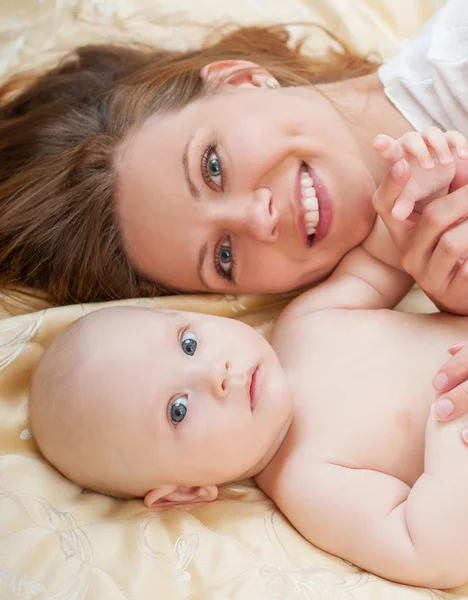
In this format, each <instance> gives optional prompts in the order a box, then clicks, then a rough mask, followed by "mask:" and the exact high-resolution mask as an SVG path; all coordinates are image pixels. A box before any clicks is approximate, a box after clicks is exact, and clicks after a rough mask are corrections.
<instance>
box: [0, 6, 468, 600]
mask: <svg viewBox="0 0 468 600" xmlns="http://www.w3.org/2000/svg"><path fill="white" fill-rule="evenodd" d="M442 3H443V0H439V1H432V2H431V1H430V0H413V1H411V0H405V1H403V0H401V1H400V0H355V1H353V0H316V1H313V0H309V1H306V0H288V1H286V0H264V1H261V0H236V2H232V1H230V0H218V1H215V0H204V1H202V0H198V1H194V2H189V1H186V2H183V1H182V0H178V1H177V2H175V1H169V0H151V1H150V0H146V1H145V0H120V1H119V0H112V1H111V0H109V1H106V0H86V1H85V0H82V1H79V0H76V1H74V0H62V1H59V0H57V1H56V2H55V3H54V2H52V1H51V0H49V1H47V0H44V1H43V2H39V1H36V0H2V1H1V10H0V44H1V46H0V48H1V49H0V77H6V76H7V75H8V74H9V73H12V72H14V71H15V70H18V69H20V68H25V67H31V66H37V65H39V64H40V63H42V62H44V61H48V60H50V59H52V58H54V57H55V56H56V55H57V54H58V53H60V52H62V51H63V50H64V49H65V48H67V47H70V46H72V45H74V44H76V43H81V42H84V41H88V40H91V39H92V40H93V41H95V40H96V39H106V38H109V36H110V37H113V38H118V39H122V38H125V37H133V38H135V37H138V39H143V38H146V39H148V40H150V41H151V40H152V41H155V42H157V43H159V44H166V45H168V46H174V45H176V46H177V47H187V46H190V45H195V44H196V43H198V42H199V40H200V35H202V33H201V32H202V30H201V29H200V28H195V27H194V26H193V23H194V22H195V21H198V22H202V23H203V22H204V23H206V24H208V23H210V24H212V23H213V22H216V21H220V20H221V19H222V18H223V17H224V18H226V17H230V18H231V20H233V21H236V22H242V23H253V22H272V21H297V20H302V21H304V20H319V21H320V22H322V23H326V24H328V26H329V27H330V28H331V29H332V30H333V31H336V32H338V33H340V35H342V36H344V37H345V38H346V39H347V40H348V41H349V42H350V43H352V44H354V45H356V46H357V47H359V48H360V49H362V50H366V51H367V50H373V49H378V50H379V51H381V52H382V54H383V55H384V56H390V55H391V54H392V53H393V52H395V50H396V49H397V48H398V46H399V43H401V40H403V39H404V38H405V37H409V36H410V35H412V34H413V33H414V32H415V31H416V30H417V29H418V27H419V26H420V24H421V23H422V22H424V20H426V19H427V18H428V17H429V16H430V14H431V13H432V12H433V11H434V10H436V8H438V6H440V5H441V4H442ZM174 15H176V16H174ZM182 21H184V22H186V23H189V24H188V25H184V26H181V25H180V23H181V22H182ZM137 34H138V35H137ZM197 36H198V37H197ZM313 43H314V44H320V41H319V40H317V39H316V40H314V41H313ZM288 300H289V297H288V296H276V297H265V296H250V297H247V296H242V297H239V298H234V297H232V298H229V297H225V296H211V297H207V296H179V297H169V298H162V299H157V300H134V301H128V302H125V304H137V305H143V306H159V307H164V306H169V307H173V308H180V309H186V310H195V311H201V312H210V313H213V314H219V315H224V316H230V317H233V318H240V319H242V320H244V321H246V322H248V323H249V324H251V325H253V326H255V327H257V328H258V329H259V330H260V331H261V332H263V333H265V334H268V329H269V326H270V325H271V322H272V320H273V319H274V318H275V316H276V315H277V314H278V312H279V310H280V309H281V308H282V306H284V305H285V304H286V302H287V301H288ZM0 305H1V309H0V598H8V599H12V598H21V599H25V600H29V599H44V600H45V599H50V600H52V599H54V600H81V599H86V600H103V599H109V600H112V599H119V600H120V599H122V600H140V599H144V600H146V599H149V598H151V599H159V598H164V599H168V600H169V599H172V598H187V599H188V598H190V599H193V600H198V599H200V600H204V599H211V598H212V599H222V598H233V599H241V600H242V599H246V600H251V599H259V600H260V599H265V600H266V599H268V600H272V599H278V600H306V599H307V600H309V599H310V600H312V599H314V600H316V599H317V600H318V599H321V600H322V599H323V600H325V599H333V600H353V599H366V598H372V599H373V598H379V599H380V598H382V599H386V598H389V599H390V598H403V599H404V600H410V599H412V598H449V597H456V598H460V597H463V596H464V593H467V594H468V586H465V587H464V588H460V589H459V590H453V591H452V593H443V592H436V591H433V590H424V589H416V588H409V587H405V586H399V585H396V584H393V583H390V582H386V581H383V580H381V579H379V578H378V577H375V576H373V575H369V574H367V573H365V572H362V571H360V570H359V569H357V568H355V567H354V566H352V565H350V564H348V563H346V562H344V561H342V560H340V559H338V558H335V557H333V556H330V555H328V554H326V553H324V552H322V551H320V550H318V549H317V548H315V547H313V546H312V545H311V544H309V543H307V542H306V541H305V540H304V539H303V538H302V537H301V536H300V535H299V534H298V533H297V532H296V531H295V530H294V529H293V528H292V527H291V526H290V524H289V523H288V522H287V521H286V519H284V517H283V516H282V515H281V514H280V513H279V512H278V510H277V509H276V508H275V506H274V505H273V504H272V502H271V501H270V500H269V499H268V498H266V497H265V495H264V494H263V493H262V492H261V491H260V490H259V489H258V488H256V486H255V485H254V484H253V483H252V482H251V481H246V482H240V483H238V484H235V485H234V484H233V485H229V486H224V487H223V488H222V490H221V494H220V498H219V499H218V500H217V501H216V502H214V503H212V504H209V505H207V504H194V505H192V506H190V507H185V508H171V509H168V510H164V511H157V512H156V511H149V510H146V509H145V508H144V506H143V504H142V503H141V502H139V501H131V502H122V501H118V500H113V499H110V498H107V497H104V496H99V495H97V494H91V493H86V492H84V491H82V490H81V489H80V488H78V487H77V486H75V485H73V484H72V483H70V482H69V481H67V480H66V479H65V478H63V477H62V476H60V475H59V474H58V473H57V472H56V471H55V470H54V469H53V468H52V467H50V466H49V465H48V464H47V463H46V462H45V461H44V460H43V459H42V458H41V457H40V455H39V453H38V451H37V448H36V446H35V444H34V440H33V439H31V436H30V432H29V429H28V419H27V405H28V383H29V377H30V374H31V372H32V370H33V368H34V366H35V365H36V363H37V361H38V360H39V358H40V356H41V355H42V353H43V351H44V348H45V347H47V345H48V344H49V343H50V342H51V340H52V339H53V337H54V336H55V335H57V333H58V332H59V331H60V330H61V329H62V328H63V327H65V326H66V325H67V324H68V323H71V322H72V321H73V320H75V319H76V318H78V317H79V316H81V315H82V314H84V313H86V312H89V311H92V310H96V309H97V308H100V307H101V306H102V305H98V304H94V305H77V306H69V307H60V308H48V306H47V303H46V302H45V301H44V300H43V299H41V298H40V297H39V296H36V295H33V294H26V293H20V292H16V293H9V294H4V295H3V296H2V297H1V298H0ZM400 308H401V309H403V310H413V311H417V310H420V311H431V310H433V308H434V307H433V305H432V304H431V303H430V302H429V301H428V300H427V298H426V297H425V296H423V295H422V294H421V292H420V291H418V290H416V289H415V290H412V292H411V293H410V294H409V295H408V297H407V298H406V299H405V301H404V302H403V303H402V305H401V306H400ZM357 542H358V540H357Z"/></svg>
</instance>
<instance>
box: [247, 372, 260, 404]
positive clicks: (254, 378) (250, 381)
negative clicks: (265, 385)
mask: <svg viewBox="0 0 468 600" xmlns="http://www.w3.org/2000/svg"><path fill="white" fill-rule="evenodd" d="M260 384H261V381H260V367H259V365H256V366H255V367H254V368H253V369H251V370H250V372H249V375H248V377H247V387H248V394H249V398H250V410H251V411H252V412H254V410H255V407H256V406H257V402H258V396H259V391H260Z"/></svg>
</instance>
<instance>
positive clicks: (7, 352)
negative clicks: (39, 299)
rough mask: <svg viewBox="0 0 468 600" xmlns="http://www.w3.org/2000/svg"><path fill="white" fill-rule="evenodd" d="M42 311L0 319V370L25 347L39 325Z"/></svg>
mask: <svg viewBox="0 0 468 600" xmlns="http://www.w3.org/2000/svg"><path fill="white" fill-rule="evenodd" d="M43 318H44V311H43V312H41V313H40V314H39V315H35V316H34V317H31V318H25V319H19V320H14V321H13V322H12V321H11V320H9V319H3V320H0V371H2V370H3V369H5V368H6V367H8V365H9V364H10V363H11V362H13V361H14V360H15V359H16V358H18V356H19V355H20V354H21V352H22V351H23V350H24V349H25V348H26V346H27V344H28V342H29V341H31V340H32V339H33V337H34V335H35V334H36V332H37V331H38V329H39V327H40V326H41V323H42V320H43Z"/></svg>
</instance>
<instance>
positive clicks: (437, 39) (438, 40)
mask: <svg viewBox="0 0 468 600" xmlns="http://www.w3.org/2000/svg"><path fill="white" fill-rule="evenodd" d="M378 74H379V77H380V80H381V82H382V84H383V86H384V89H385V94H386V95H387V97H388V98H389V99H390V100H391V102H392V103H393V104H394V105H395V106H396V108H397V109H398V110H399V111H400V112H401V113H402V115H403V116H404V117H405V118H406V119H407V120H408V121H409V122H410V123H411V125H412V126H413V127H414V128H415V129H416V130H418V131H420V130H421V129H424V128H425V127H427V126H429V125H436V126H438V127H440V128H441V129H443V130H448V129H456V130H458V131H460V132H462V133H463V134H464V135H465V136H467V137H468V0H448V1H447V4H445V5H444V6H443V7H442V8H441V9H440V10H439V11H438V12H437V13H436V14H435V15H434V16H433V17H432V18H431V19H430V20H429V21H428V22H427V23H426V24H425V26H424V27H423V29H422V30H421V32H420V33H419V34H418V35H417V36H416V37H415V38H413V39H412V40H410V41H408V42H407V43H406V44H405V46H403V48H402V50H401V51H400V52H399V53H398V54H397V55H396V56H395V57H394V58H392V59H391V60H390V61H389V62H388V63H387V64H385V65H383V66H382V67H380V69H379V71H378Z"/></svg>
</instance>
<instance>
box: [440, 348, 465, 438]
mask: <svg viewBox="0 0 468 600" xmlns="http://www.w3.org/2000/svg"><path fill="white" fill-rule="evenodd" d="M449 352H450V354H451V355H452V356H451V358H449V359H448V361H447V362H446V363H445V364H444V365H443V367H442V368H441V369H439V371H438V372H437V374H436V376H435V377H434V380H433V382H432V385H433V386H434V389H435V390H436V392H437V393H438V394H439V397H438V398H437V400H436V403H435V414H436V416H437V419H438V420H439V421H443V422H447V421H453V420H454V419H458V417H460V416H461V415H464V414H466V413H468V340H464V341H463V342H460V343H459V344H456V345H455V346H452V347H451V348H449ZM462 438H463V441H464V442H465V444H466V445H468V428H465V429H464V430H463V431H462Z"/></svg>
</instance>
